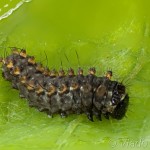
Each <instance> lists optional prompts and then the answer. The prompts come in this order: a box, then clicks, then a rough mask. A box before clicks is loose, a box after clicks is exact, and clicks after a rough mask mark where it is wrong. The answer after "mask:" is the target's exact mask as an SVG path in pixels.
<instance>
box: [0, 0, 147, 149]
mask: <svg viewBox="0 0 150 150" xmlns="http://www.w3.org/2000/svg"><path fill="white" fill-rule="evenodd" d="M149 4H150V3H149V1H148V0H143V1H141V0H137V1H134V0H130V1H129V0H126V1H120V0H114V1H104V0H95V1H90V0H82V1H81V0H80V1H79V0H64V1H62V0H55V1H54V0H43V1H40V0H32V1H27V0H22V1H21V0H20V1H19V0H12V1H11V0H6V1H3V2H0V55H1V56H4V55H6V54H9V53H10V50H9V48H8V47H9V46H16V47H20V48H26V50H27V52H28V54H30V55H34V56H35V57H36V59H37V61H41V62H42V63H43V64H44V65H48V66H49V67H50V68H57V69H59V68H60V66H61V60H62V63H63V67H64V68H65V69H67V68H68V67H70V66H72V67H73V68H74V69H75V70H76V69H77V68H78V65H79V63H78V59H77V56H76V52H75V51H77V52H78V55H79V62H80V65H81V66H82V68H83V69H84V73H85V74H86V73H87V69H88V68H89V67H91V66H95V67H96V68H97V76H102V75H103V74H104V72H105V71H106V70H107V69H108V68H111V69H112V70H113V73H114V75H113V80H119V81H122V80H123V82H124V84H125V85H126V86H127V90H128V93H129V96H130V105H129V110H128V112H127V117H125V118H124V119H123V120H120V121H118V120H114V119H110V120H106V119H104V118H103V121H102V122H100V121H98V120H96V118H94V119H95V121H94V122H90V121H88V120H87V118H86V116H85V115H84V114H83V115H70V116H68V117H67V118H63V119H62V118H60V117H59V115H55V116H54V118H52V119H51V118H48V117H47V116H46V114H44V113H41V112H38V111H37V110H35V109H34V108H29V107H28V104H27V102H26V101H25V100H24V99H20V98H19V96H18V95H19V94H18V91H16V90H14V89H12V88H11V83H9V82H7V81H5V80H4V79H3V78H2V77H0V149H3V150H5V149H6V150H7V149H8V150H20V149H36V150H37V149H39V150H41V149H42V150H46V149H55V150H67V149H68V150H70V149H75V150H76V149H88V150H91V149H92V150H93V149H96V150H97V149H140V150H141V149H149V148H150V140H149V139H150V136H149V135H150V113H149V110H150V105H149V99H150V79H149V75H150V69H149V66H150V59H149V56H150V21H149V20H150V17H149ZM45 53H46V55H47V58H48V60H46V57H45ZM65 54H66V55H67V57H68V59H69V63H68V61H67V60H66V58H65Z"/></svg>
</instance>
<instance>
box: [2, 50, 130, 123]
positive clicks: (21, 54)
mask: <svg viewBox="0 0 150 150" xmlns="http://www.w3.org/2000/svg"><path fill="white" fill-rule="evenodd" d="M0 61H1V63H2V76H3V77H4V78H5V79H6V80H8V81H10V82H12V87H13V88H15V89H18V90H19V92H20V97H21V98H26V99H27V100H28V103H29V106H30V107H35V108H37V109H38V110H39V111H44V112H46V113H47V114H48V115H49V116H50V117H52V116H53V114H55V113H59V114H60V115H61V117H65V116H67V115H68V114H71V113H76V114H81V113H85V114H86V115H87V117H88V119H89V120H91V121H93V115H95V116H96V117H97V118H98V119H99V120H102V119H101V115H102V114H103V115H104V116H105V118H106V119H109V116H111V117H113V118H115V119H118V120H119V119H122V118H123V117H124V116H125V113H126V111H127V108H128V103H129V96H128V94H127V93H126V88H125V86H124V85H123V84H122V83H120V82H117V81H111V80H110V79H111V76H112V71H107V73H106V75H105V76H103V77H97V76H96V75H95V73H96V70H95V68H90V69H89V70H88V75H86V76H85V75H83V70H82V69H81V68H78V72H77V75H75V73H74V70H73V69H72V68H70V69H68V71H67V74H66V75H65V71H64V70H63V69H60V70H59V71H58V72H57V71H56V70H49V69H48V68H47V67H43V66H42V64H41V63H37V62H35V58H34V56H29V55H27V54H26V50H24V49H21V50H19V49H18V48H12V54H11V55H9V56H7V57H6V58H1V59H0Z"/></svg>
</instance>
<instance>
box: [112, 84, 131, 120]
mask: <svg viewBox="0 0 150 150" xmlns="http://www.w3.org/2000/svg"><path fill="white" fill-rule="evenodd" d="M128 104H129V96H128V94H127V93H126V92H125V86H124V85H122V84H121V83H118V84H117V86H116V87H115V89H114V91H113V95H112V105H114V106H115V108H114V110H113V112H112V113H111V114H110V115H111V116H112V117H113V118H115V119H118V120H120V119H122V118H123V117H124V116H125V114H126V111H127V108H128Z"/></svg>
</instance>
